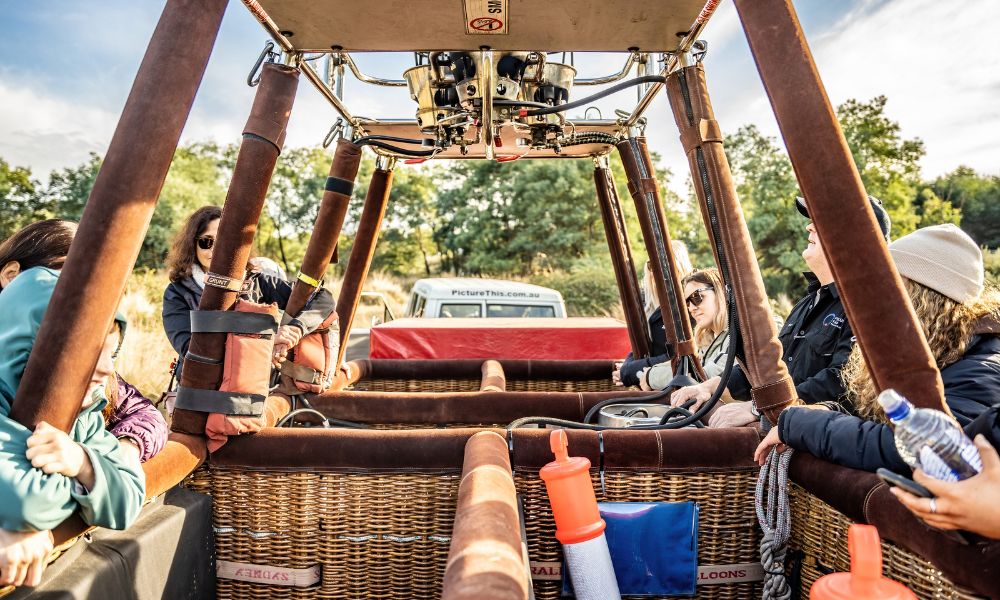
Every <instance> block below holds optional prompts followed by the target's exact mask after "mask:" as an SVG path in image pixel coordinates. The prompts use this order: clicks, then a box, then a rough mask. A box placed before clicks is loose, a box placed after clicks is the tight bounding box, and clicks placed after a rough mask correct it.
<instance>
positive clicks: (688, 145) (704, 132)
mask: <svg viewBox="0 0 1000 600" xmlns="http://www.w3.org/2000/svg"><path fill="white" fill-rule="evenodd" d="M722 139H723V136H722V128H720V127H719V122H718V121H716V120H715V119H700V120H699V121H698V122H697V123H695V124H694V125H692V126H690V127H684V128H683V129H682V130H681V147H683V148H684V153H685V154H688V153H690V152H691V151H692V150H694V149H695V148H697V147H698V146H701V145H703V144H705V143H708V142H718V143H720V144H721V143H722Z"/></svg>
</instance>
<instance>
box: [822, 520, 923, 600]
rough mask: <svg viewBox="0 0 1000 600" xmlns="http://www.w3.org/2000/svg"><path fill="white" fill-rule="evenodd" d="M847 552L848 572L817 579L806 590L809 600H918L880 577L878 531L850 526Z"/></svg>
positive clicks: (873, 528)
mask: <svg viewBox="0 0 1000 600" xmlns="http://www.w3.org/2000/svg"><path fill="white" fill-rule="evenodd" d="M847 549H848V551H849V552H850V554H851V572H850V573H831V574H829V575H824V576H823V577H820V578H819V579H817V580H816V583H814V584H813V586H812V589H811V590H809V600H841V599H843V600H847V599H856V598H866V599H868V600H917V596H916V595H915V594H914V593H913V592H911V591H910V590H909V589H908V588H907V587H906V586H904V585H903V584H901V583H899V582H897V581H893V580H891V579H889V578H886V577H882V546H881V545H880V541H879V536H878V529H876V528H875V527H873V526H871V525H858V524H854V525H851V528H850V529H849V530H848V531H847Z"/></svg>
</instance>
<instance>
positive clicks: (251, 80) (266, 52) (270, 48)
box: [247, 40, 279, 87]
mask: <svg viewBox="0 0 1000 600" xmlns="http://www.w3.org/2000/svg"><path fill="white" fill-rule="evenodd" d="M278 55H279V53H278V52H275V51H274V42H273V41H271V40H268V41H267V43H266V44H264V49H263V50H262V51H261V53H260V56H258V57H257V62H255V63H254V64H253V68H252V69H250V74H249V75H247V85H249V86H250V87H257V84H258V83H260V71H261V68H262V67H263V66H264V59H267V62H269V63H273V62H274V61H275V60H277V59H278Z"/></svg>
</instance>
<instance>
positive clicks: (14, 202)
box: [0, 158, 51, 239]
mask: <svg viewBox="0 0 1000 600" xmlns="http://www.w3.org/2000/svg"><path fill="white" fill-rule="evenodd" d="M37 186H38V183H37V182H36V181H35V180H33V179H32V178H31V170H30V169H26V168H24V167H11V166H10V165H9V164H7V161H5V160H3V159H2V158H0V239H6V238H7V237H8V236H9V235H10V234H12V233H14V232H15V231H17V230H18V229H20V228H21V227H24V226H25V225H27V224H28V223H31V222H32V221H35V220H38V219H45V218H48V217H49V216H51V215H48V214H45V212H44V211H41V210H39V209H38V207H37V202H36V198H37Z"/></svg>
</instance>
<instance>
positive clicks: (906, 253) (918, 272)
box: [755, 224, 1000, 473]
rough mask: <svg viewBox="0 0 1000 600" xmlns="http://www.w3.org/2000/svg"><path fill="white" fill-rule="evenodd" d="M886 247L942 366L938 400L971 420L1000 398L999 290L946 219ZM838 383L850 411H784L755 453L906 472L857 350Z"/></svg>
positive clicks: (964, 422)
mask: <svg viewBox="0 0 1000 600" xmlns="http://www.w3.org/2000/svg"><path fill="white" fill-rule="evenodd" d="M889 253H890V255H891V256H892V260H893V263H894V264H895V265H896V269H897V271H899V274H900V276H901V277H902V278H903V286H904V288H905V289H906V292H907V295H908V296H909V298H910V302H911V303H912V305H913V309H914V312H916V315H917V319H918V321H919V322H920V325H921V327H922V328H923V332H924V337H925V338H926V339H927V345H928V346H929V347H930V350H931V355H932V356H933V357H934V360H935V362H936V363H937V366H938V368H939V369H940V370H941V381H942V383H944V395H945V402H946V404H947V405H948V408H949V409H950V411H951V413H952V415H954V417H955V419H956V420H957V421H958V423H959V424H960V425H961V426H963V427H966V426H970V424H971V423H973V422H975V420H976V419H977V417H980V415H982V414H983V413H985V412H986V411H987V410H988V409H990V407H992V406H994V405H997V404H1000V319H998V317H1000V294H998V293H997V292H996V291H994V290H987V289H985V288H984V284H983V279H984V272H983V258H982V253H981V252H980V250H979V247H978V246H977V245H976V243H975V242H974V241H973V240H972V238H970V237H969V236H968V235H967V234H966V233H965V232H963V231H962V230H961V229H959V228H958V227H956V226H954V225H950V224H948V225H935V226H933V227H926V228H924V229H919V230H917V231H915V232H913V233H911V234H909V235H907V236H904V237H902V238H900V239H898V240H896V241H895V242H893V243H891V244H890V245H889ZM844 383H845V386H846V388H847V390H848V394H849V396H850V398H851V400H852V402H853V406H854V410H855V413H856V414H855V415H847V414H840V413H834V412H830V411H817V410H804V409H802V408H789V409H786V410H785V411H783V412H782V413H781V417H780V418H779V419H778V425H777V427H775V428H774V429H773V430H772V431H771V432H769V433H768V435H767V437H766V438H765V439H764V441H763V442H761V444H760V446H759V447H758V448H757V452H756V454H755V458H757V459H758V460H763V459H764V458H766V457H767V454H768V452H769V450H770V448H771V447H772V446H774V445H776V444H779V443H783V444H786V445H788V446H790V447H792V448H795V449H797V450H804V451H806V452H810V453H812V454H814V455H815V456H817V457H819V458H822V459H825V460H828V461H830V462H833V463H836V464H839V465H842V466H845V467H851V468H855V469H863V470H866V471H874V470H876V469H878V468H879V467H885V468H888V469H892V470H893V471H896V472H899V473H909V472H910V469H909V467H908V466H907V465H906V463H905V462H903V459H902V458H901V457H900V456H899V453H898V452H897V451H896V446H895V443H894V439H893V434H892V429H891V428H890V427H889V425H888V421H887V419H886V417H885V414H884V413H883V412H882V409H881V407H879V405H878V402H877V401H876V397H877V396H878V392H879V391H880V390H878V389H876V387H875V383H874V381H873V380H872V378H871V375H870V374H869V372H868V369H867V366H866V365H865V362H864V359H863V358H862V355H861V350H860V348H855V350H854V351H853V352H852V353H851V356H850V358H849V359H848V361H847V364H846V365H845V367H844Z"/></svg>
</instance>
